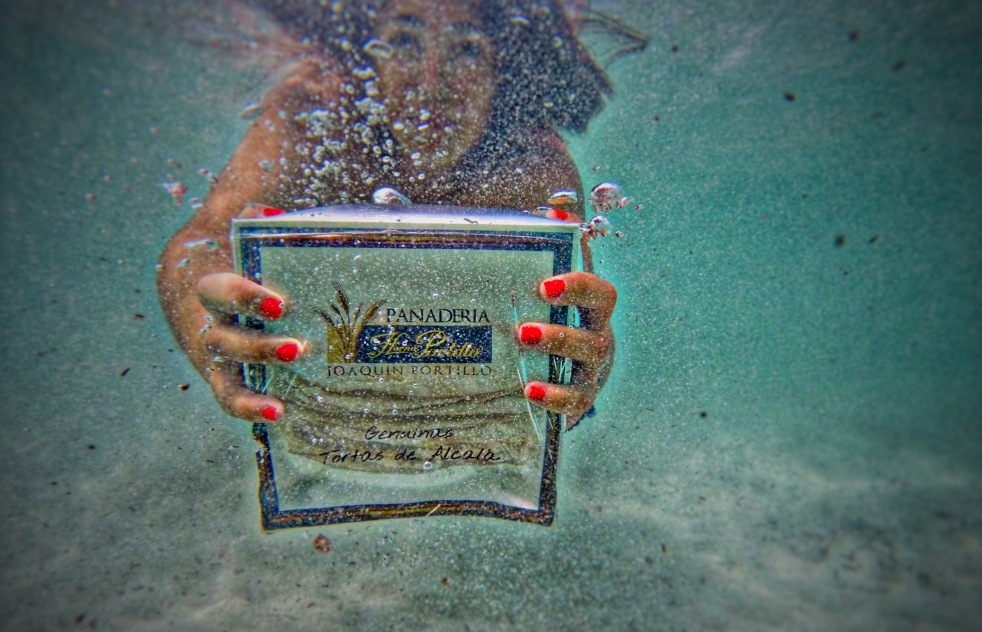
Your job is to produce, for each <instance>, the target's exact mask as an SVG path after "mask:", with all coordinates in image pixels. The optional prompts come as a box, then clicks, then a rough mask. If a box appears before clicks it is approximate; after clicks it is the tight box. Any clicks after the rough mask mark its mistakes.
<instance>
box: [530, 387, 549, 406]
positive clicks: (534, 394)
mask: <svg viewBox="0 0 982 632" xmlns="http://www.w3.org/2000/svg"><path fill="white" fill-rule="evenodd" d="M545 398H546V389H544V388H542V387H541V386H537V385H535V384H533V385H532V386H530V387H529V399H531V400H533V401H536V402H541V401H542V400H544V399H545Z"/></svg>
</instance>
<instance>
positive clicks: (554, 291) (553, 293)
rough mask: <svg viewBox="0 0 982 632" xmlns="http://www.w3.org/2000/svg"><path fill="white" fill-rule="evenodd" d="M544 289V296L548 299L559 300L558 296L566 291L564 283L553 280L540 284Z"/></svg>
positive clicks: (560, 280) (559, 280)
mask: <svg viewBox="0 0 982 632" xmlns="http://www.w3.org/2000/svg"><path fill="white" fill-rule="evenodd" d="M542 285H543V286H545V288H546V296H548V297H549V298H559V295H560V294H562V293H563V292H565V291H566V281H563V280H562V279H553V280H551V281H546V282H545V283H543V284H542Z"/></svg>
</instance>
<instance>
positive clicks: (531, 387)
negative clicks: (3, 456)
mask: <svg viewBox="0 0 982 632" xmlns="http://www.w3.org/2000/svg"><path fill="white" fill-rule="evenodd" d="M547 217H550V218H552V219H562V220H565V221H571V222H577V223H579V222H580V219H579V218H578V217H576V216H574V215H572V214H568V213H565V212H563V211H559V210H556V209H553V210H551V211H549V213H548V214H547ZM584 248H587V246H586V244H584ZM539 295H540V296H541V297H542V300H544V301H546V302H547V303H550V304H552V305H569V306H575V307H576V308H577V309H578V310H579V313H580V324H581V327H579V328H577V327H564V326H562V325H550V324H545V323H524V324H520V325H518V326H517V327H516V328H515V337H516V339H517V340H518V343H519V345H520V346H521V347H522V348H523V349H528V350H530V351H537V352H540V353H549V354H554V355H558V356H562V357H566V358H570V359H571V360H572V361H573V375H572V379H571V380H570V384H569V385H568V386H562V385H559V384H550V383H548V382H529V383H528V384H526V385H525V396H526V397H528V398H529V400H531V401H532V402H533V403H535V404H537V405H539V406H542V407H543V408H546V409H548V410H551V411H553V412H557V413H561V414H565V415H567V420H568V421H567V429H568V428H572V427H573V426H574V425H576V423H577V422H578V421H579V420H580V418H581V417H582V416H583V413H585V412H586V411H587V410H589V409H590V407H591V406H592V405H593V402H594V400H595V399H596V398H597V394H598V393H599V392H600V389H601V388H602V387H603V383H604V382H605V381H606V379H607V375H608V374H609V372H610V366H611V364H612V363H613V358H614V332H613V329H611V327H610V317H611V315H612V314H613V313H614V305H615V304H616V303H617V290H616V289H614V286H613V285H611V284H610V283H608V282H607V281H604V280H603V279H601V278H600V277H598V276H596V275H594V274H588V273H586V272H570V273H569V274H562V275H559V276H556V277H552V278H549V279H546V280H545V281H543V282H542V283H541V284H539Z"/></svg>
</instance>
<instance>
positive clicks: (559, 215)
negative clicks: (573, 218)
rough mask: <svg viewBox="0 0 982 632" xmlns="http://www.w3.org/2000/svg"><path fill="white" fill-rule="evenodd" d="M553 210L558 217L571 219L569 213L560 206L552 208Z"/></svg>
mask: <svg viewBox="0 0 982 632" xmlns="http://www.w3.org/2000/svg"><path fill="white" fill-rule="evenodd" d="M552 212H553V214H554V215H555V216H556V219H569V213H567V212H566V211H561V210H559V209H558V208H554V209H552Z"/></svg>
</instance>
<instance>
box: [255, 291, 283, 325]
mask: <svg viewBox="0 0 982 632" xmlns="http://www.w3.org/2000/svg"><path fill="white" fill-rule="evenodd" d="M259 310H260V311H261V312H262V313H263V316H265V317H266V318H272V319H273V320H276V319H277V318H279V317H280V316H282V315H283V301H281V300H280V299H278V298H273V297H272V296H270V297H269V298H264V299H263V302H262V304H261V305H260V306H259Z"/></svg>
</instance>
